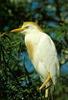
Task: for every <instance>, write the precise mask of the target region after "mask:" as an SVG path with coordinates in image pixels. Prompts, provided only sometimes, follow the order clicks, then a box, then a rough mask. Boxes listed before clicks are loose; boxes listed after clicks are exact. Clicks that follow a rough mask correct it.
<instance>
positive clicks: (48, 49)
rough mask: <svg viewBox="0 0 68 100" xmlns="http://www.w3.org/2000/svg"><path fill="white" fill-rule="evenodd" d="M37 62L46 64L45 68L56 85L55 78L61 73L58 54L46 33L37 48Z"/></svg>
mask: <svg viewBox="0 0 68 100" xmlns="http://www.w3.org/2000/svg"><path fill="white" fill-rule="evenodd" d="M36 61H37V62H38V63H40V62H41V63H42V64H44V66H45V68H47V70H48V72H50V74H51V77H52V79H53V82H54V83H55V80H56V77H55V76H56V75H57V74H58V73H59V64H58V59H57V53H56V49H55V45H54V43H53V41H52V40H51V38H50V37H49V36H48V35H46V34H44V33H43V34H42V35H41V38H40V40H39V43H38V45H37V48H36ZM40 67H41V66H40Z"/></svg>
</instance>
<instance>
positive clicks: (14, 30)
mask: <svg viewBox="0 0 68 100" xmlns="http://www.w3.org/2000/svg"><path fill="white" fill-rule="evenodd" d="M23 30H24V28H22V27H20V28H17V29H13V30H11V31H10V32H20V31H23Z"/></svg>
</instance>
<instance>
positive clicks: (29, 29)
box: [11, 22, 41, 35]
mask: <svg viewBox="0 0 68 100" xmlns="http://www.w3.org/2000/svg"><path fill="white" fill-rule="evenodd" d="M37 31H41V28H40V27H39V26H38V25H37V24H36V23H35V22H24V23H23V25H22V26H21V27H19V28H17V29H13V30H11V32H21V33H22V34H24V35H26V34H29V33H35V32H37Z"/></svg>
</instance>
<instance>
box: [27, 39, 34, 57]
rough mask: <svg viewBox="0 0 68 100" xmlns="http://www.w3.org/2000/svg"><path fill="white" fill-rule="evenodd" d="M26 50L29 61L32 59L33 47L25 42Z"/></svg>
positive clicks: (29, 42) (30, 43)
mask: <svg viewBox="0 0 68 100" xmlns="http://www.w3.org/2000/svg"><path fill="white" fill-rule="evenodd" d="M26 48H27V52H28V55H29V58H30V59H33V55H34V46H33V44H32V42H31V41H28V42H26Z"/></svg>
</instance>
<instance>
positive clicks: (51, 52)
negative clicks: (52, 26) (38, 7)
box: [12, 22, 59, 93]
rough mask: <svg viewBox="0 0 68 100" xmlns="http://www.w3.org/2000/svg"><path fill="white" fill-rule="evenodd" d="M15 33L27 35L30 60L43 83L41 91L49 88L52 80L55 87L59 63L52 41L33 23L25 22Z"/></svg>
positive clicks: (26, 40) (26, 43) (26, 42)
mask: <svg viewBox="0 0 68 100" xmlns="http://www.w3.org/2000/svg"><path fill="white" fill-rule="evenodd" d="M15 31H21V33H22V34H25V45H26V48H27V52H28V54H29V58H30V60H31V61H32V63H33V65H34V67H35V70H36V71H37V72H38V74H39V76H40V78H41V81H42V82H43V85H42V86H41V87H40V89H42V88H43V87H44V86H47V84H49V83H50V79H51V80H52V82H53V84H54V85H55V83H56V81H57V77H58V76H59V62H58V58H57V52H56V48H55V45H54V43H53V41H52V39H51V38H50V37H49V36H48V35H47V34H46V33H44V32H43V31H42V30H41V29H40V28H39V27H38V26H37V25H36V24H35V23H33V22H25V23H24V24H23V26H22V27H21V28H19V29H14V30H12V32H15ZM46 93H47V91H46Z"/></svg>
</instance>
